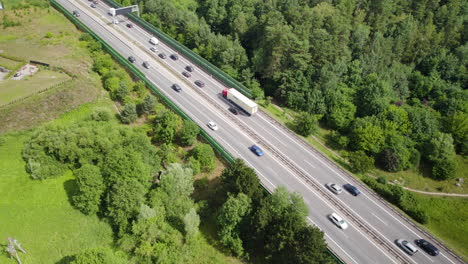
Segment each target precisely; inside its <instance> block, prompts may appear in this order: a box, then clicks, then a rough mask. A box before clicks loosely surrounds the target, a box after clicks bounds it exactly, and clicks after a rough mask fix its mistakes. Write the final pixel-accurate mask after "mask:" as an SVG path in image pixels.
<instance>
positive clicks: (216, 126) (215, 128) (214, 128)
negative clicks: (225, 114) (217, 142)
mask: <svg viewBox="0 0 468 264" xmlns="http://www.w3.org/2000/svg"><path fill="white" fill-rule="evenodd" d="M207 125H208V127H209V128H211V130H213V131H216V130H218V125H216V123H215V122H213V121H210V122H208V124H207Z"/></svg>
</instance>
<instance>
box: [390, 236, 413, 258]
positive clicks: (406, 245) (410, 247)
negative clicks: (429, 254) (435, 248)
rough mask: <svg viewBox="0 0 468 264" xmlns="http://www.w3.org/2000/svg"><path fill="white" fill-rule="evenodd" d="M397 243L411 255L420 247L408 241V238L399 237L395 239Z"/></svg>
mask: <svg viewBox="0 0 468 264" xmlns="http://www.w3.org/2000/svg"><path fill="white" fill-rule="evenodd" d="M395 243H396V244H397V245H398V246H399V247H400V248H401V249H403V251H405V252H406V253H408V254H409V255H411V256H412V255H414V254H415V253H416V252H418V249H417V248H416V247H415V246H414V245H413V244H411V242H408V241H407V240H404V239H398V240H395Z"/></svg>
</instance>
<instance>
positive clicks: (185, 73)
mask: <svg viewBox="0 0 468 264" xmlns="http://www.w3.org/2000/svg"><path fill="white" fill-rule="evenodd" d="M182 75H183V76H185V77H187V78H190V77H192V74H190V72H186V71H184V72H182Z"/></svg>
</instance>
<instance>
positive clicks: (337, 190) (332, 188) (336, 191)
mask: <svg viewBox="0 0 468 264" xmlns="http://www.w3.org/2000/svg"><path fill="white" fill-rule="evenodd" d="M325 186H327V188H328V189H329V190H330V191H332V192H333V193H334V194H340V193H341V192H342V191H343V189H341V187H340V186H339V185H338V184H335V183H327V184H325Z"/></svg>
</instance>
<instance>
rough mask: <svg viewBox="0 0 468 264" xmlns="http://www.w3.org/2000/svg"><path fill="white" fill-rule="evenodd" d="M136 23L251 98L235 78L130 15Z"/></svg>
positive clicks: (116, 4)
mask: <svg viewBox="0 0 468 264" xmlns="http://www.w3.org/2000/svg"><path fill="white" fill-rule="evenodd" d="M103 1H104V2H106V3H107V4H108V5H109V6H112V7H114V8H120V7H122V6H121V5H120V4H119V3H117V2H115V1H113V0H103ZM127 16H128V17H129V18H130V19H131V20H132V21H133V22H134V23H137V24H139V25H140V26H141V27H143V28H144V29H146V30H147V31H148V32H150V33H151V34H154V35H155V36H156V37H158V38H159V40H160V41H162V42H164V43H166V44H168V45H169V46H171V47H172V48H173V49H175V50H177V51H178V52H179V53H181V54H183V55H184V56H185V57H187V58H189V59H190V60H191V61H192V62H195V63H196V64H197V65H198V66H199V67H200V68H202V69H204V70H205V71H206V72H208V73H210V74H211V75H213V77H214V78H216V79H218V80H219V81H221V82H222V83H224V84H227V85H228V86H229V87H232V88H236V89H237V90H238V91H239V92H241V93H242V94H244V95H245V96H247V97H251V96H252V95H251V92H250V90H249V89H248V88H247V87H245V86H244V85H242V84H241V83H239V82H238V81H236V80H235V79H234V78H232V77H231V76H229V75H228V74H226V73H225V72H223V71H222V70H220V69H218V67H216V66H214V65H213V64H211V63H210V62H209V61H207V60H205V59H204V58H202V57H201V56H200V55H198V54H196V53H195V52H193V51H192V50H190V49H189V48H187V47H185V46H184V45H182V44H181V43H179V42H178V41H177V40H175V39H173V38H172V37H170V36H169V35H167V34H166V33H164V32H163V31H161V30H160V29H158V28H156V27H155V26H153V25H152V24H150V23H148V22H147V21H145V20H143V19H141V18H139V17H138V16H136V15H135V14H128V15H127Z"/></svg>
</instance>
